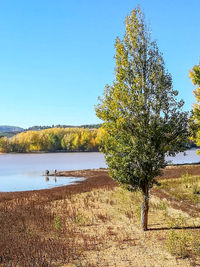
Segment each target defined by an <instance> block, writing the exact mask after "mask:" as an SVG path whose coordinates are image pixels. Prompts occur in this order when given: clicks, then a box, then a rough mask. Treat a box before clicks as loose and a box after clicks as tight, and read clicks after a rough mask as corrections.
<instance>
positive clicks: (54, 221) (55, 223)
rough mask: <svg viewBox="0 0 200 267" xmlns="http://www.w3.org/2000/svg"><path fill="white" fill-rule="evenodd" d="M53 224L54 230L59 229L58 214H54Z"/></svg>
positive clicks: (60, 225) (60, 226)
mask: <svg viewBox="0 0 200 267" xmlns="http://www.w3.org/2000/svg"><path fill="white" fill-rule="evenodd" d="M53 225H54V228H55V229H56V231H58V232H59V231H60V230H61V228H62V224H61V220H60V216H59V215H56V216H55V218H54V220H53Z"/></svg>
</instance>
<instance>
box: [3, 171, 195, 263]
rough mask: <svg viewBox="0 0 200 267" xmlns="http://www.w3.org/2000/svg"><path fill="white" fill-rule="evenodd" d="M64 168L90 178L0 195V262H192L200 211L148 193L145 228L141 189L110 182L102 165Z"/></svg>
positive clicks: (193, 260)
mask: <svg viewBox="0 0 200 267" xmlns="http://www.w3.org/2000/svg"><path fill="white" fill-rule="evenodd" d="M64 174H65V175H66V173H63V175H64ZM68 174H69V175H73V174H74V176H85V177H87V176H88V177H89V179H87V180H86V181H85V182H83V183H81V184H79V185H76V186H73V185H72V186H68V187H62V188H56V189H52V190H41V191H35V192H27V193H25V192H24V193H12V194H1V195H0V230H1V239H0V263H1V266H20V267H21V266H71V267H72V266H74V267H75V266H94V267H96V266H110V267H111V266H120V267H121V266H122V267H123V266H133V267H137V266H138V267H139V266H140V267H141V266H148V267H149V266H155V267H161V266H164V267H167V266H169V267H174V266H181V267H185V266H198V265H197V263H198V262H199V258H198V255H199V254H200V253H199V243H200V240H199V236H200V229H199V228H198V227H197V226H199V225H200V218H199V216H196V217H192V216H190V215H189V214H188V213H186V212H184V211H181V210H180V209H175V208H173V206H172V205H171V202H170V199H165V200H162V201H161V200H160V199H159V198H158V197H157V196H155V195H152V196H151V203H150V211H149V227H150V230H149V231H147V232H145V233H144V232H142V231H141V229H140V223H139V216H140V201H141V195H140V193H138V192H135V193H131V192H127V191H125V190H124V189H122V188H120V187H117V186H116V183H115V182H114V181H112V180H111V179H110V178H109V177H108V175H107V172H106V171H105V170H99V171H98V170H96V171H95V170H93V171H85V172H74V173H69V172H68ZM163 182H164V183H165V181H164V180H163ZM162 190H163V189H162ZM187 227H188V228H187ZM179 228H180V229H179Z"/></svg>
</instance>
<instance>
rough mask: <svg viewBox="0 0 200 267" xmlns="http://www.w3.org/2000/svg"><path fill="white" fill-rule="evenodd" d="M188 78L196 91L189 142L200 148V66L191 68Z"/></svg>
mask: <svg viewBox="0 0 200 267" xmlns="http://www.w3.org/2000/svg"><path fill="white" fill-rule="evenodd" d="M190 78H191V80H192V82H193V84H194V85H195V86H196V89H195V90H194V91H193V92H194V96H195V97H196V103H195V104H194V105H193V110H192V116H191V119H190V132H191V140H192V141H194V142H195V143H196V144H197V146H200V105H199V101H200V64H199V65H196V66H194V67H193V69H192V70H191V71H190Z"/></svg>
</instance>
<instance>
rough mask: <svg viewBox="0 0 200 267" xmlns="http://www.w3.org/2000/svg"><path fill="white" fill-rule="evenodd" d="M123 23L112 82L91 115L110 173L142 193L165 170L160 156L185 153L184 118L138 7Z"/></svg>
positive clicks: (164, 164) (169, 76) (185, 134)
mask: <svg viewBox="0 0 200 267" xmlns="http://www.w3.org/2000/svg"><path fill="white" fill-rule="evenodd" d="M125 25H126V32H125V35H124V38H123V40H120V39H119V38H117V39H116V43H115V48H116V56H115V58H116V67H115V81H114V82H113V85H111V86H110V85H106V87H105V91H104V97H103V99H100V100H99V101H100V103H99V104H98V106H97V107H96V114H97V116H98V117H99V118H100V119H102V120H103V121H104V124H103V127H104V129H105V132H106V134H105V135H104V138H103V149H102V151H103V152H104V153H105V157H106V161H107V165H108V167H109V171H110V175H111V176H112V177H113V178H114V179H117V180H118V181H119V183H124V184H128V185H129V186H130V187H131V188H132V189H137V188H140V189H141V190H142V191H143V192H144V191H145V192H146V193H145V194H147V191H148V189H149V188H151V187H152V186H153V184H155V183H156V180H155V177H156V176H157V175H159V174H160V173H161V169H162V168H164V167H165V166H166V161H165V155H166V154H170V155H175V154H176V153H177V152H179V151H183V150H184V149H185V144H186V140H187V137H188V131H187V123H188V119H187V116H188V114H187V113H186V112H182V106H183V104H184V103H183V101H182V100H181V101H180V102H178V101H177V100H176V96H177V94H178V92H177V91H176V90H174V89H173V87H172V78H171V75H170V74H169V73H168V72H167V71H166V70H165V66H164V61H163V58H162V55H161V53H160V52H159V50H158V47H157V44H156V42H152V41H151V36H150V33H149V31H148V28H147V26H146V24H145V22H144V16H143V14H142V13H141V11H140V8H136V9H134V10H133V11H132V12H131V15H130V16H128V17H127V18H126V21H125Z"/></svg>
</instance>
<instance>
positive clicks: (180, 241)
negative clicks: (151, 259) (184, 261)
mask: <svg viewBox="0 0 200 267" xmlns="http://www.w3.org/2000/svg"><path fill="white" fill-rule="evenodd" d="M189 240H190V235H189V233H187V231H185V230H184V229H181V230H180V232H176V231H175V230H174V229H170V230H169V233H168V236H167V241H166V245H167V248H168V250H169V252H170V253H171V254H172V255H176V256H180V257H182V258H186V257H188V256H189V251H188V242H189Z"/></svg>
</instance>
